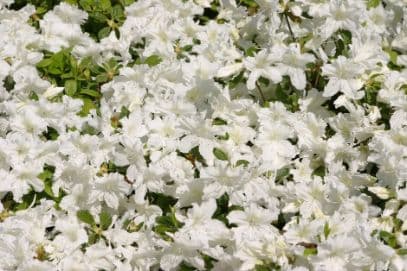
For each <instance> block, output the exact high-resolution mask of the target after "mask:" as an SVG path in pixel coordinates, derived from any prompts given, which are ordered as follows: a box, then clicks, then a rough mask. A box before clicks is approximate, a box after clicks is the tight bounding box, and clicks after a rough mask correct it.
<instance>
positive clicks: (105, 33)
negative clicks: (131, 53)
mask: <svg viewBox="0 0 407 271" xmlns="http://www.w3.org/2000/svg"><path fill="white" fill-rule="evenodd" d="M110 30H111V28H110V27H109V26H106V27H103V28H102V29H100V30H99V32H98V38H99V39H100V40H101V39H103V38H106V37H107V36H109V34H110Z"/></svg>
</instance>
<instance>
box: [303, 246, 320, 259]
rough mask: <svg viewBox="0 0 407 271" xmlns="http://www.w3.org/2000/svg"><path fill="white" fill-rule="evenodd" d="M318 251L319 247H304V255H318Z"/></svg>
mask: <svg viewBox="0 0 407 271" xmlns="http://www.w3.org/2000/svg"><path fill="white" fill-rule="evenodd" d="M317 253H318V250H317V248H315V247H309V248H305V249H304V256H305V257H307V256H309V255H316V254H317Z"/></svg>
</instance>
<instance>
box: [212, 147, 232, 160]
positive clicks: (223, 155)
mask: <svg viewBox="0 0 407 271" xmlns="http://www.w3.org/2000/svg"><path fill="white" fill-rule="evenodd" d="M213 154H214V155H215V157H216V158H218V159H219V160H222V161H227V160H228V159H229V158H228V155H227V154H226V153H225V152H224V151H222V150H221V149H218V148H213Z"/></svg>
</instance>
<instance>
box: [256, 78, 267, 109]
mask: <svg viewBox="0 0 407 271" xmlns="http://www.w3.org/2000/svg"><path fill="white" fill-rule="evenodd" d="M256 87H257V89H258V90H259V92H260V96H261V99H262V100H263V104H264V103H265V102H266V98H265V97H264V93H263V90H262V89H261V87H260V85H259V83H258V82H256Z"/></svg>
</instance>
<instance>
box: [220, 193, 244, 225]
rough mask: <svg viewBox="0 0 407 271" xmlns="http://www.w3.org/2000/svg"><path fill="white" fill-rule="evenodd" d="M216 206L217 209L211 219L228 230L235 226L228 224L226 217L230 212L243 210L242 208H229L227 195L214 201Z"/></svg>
mask: <svg viewBox="0 0 407 271" xmlns="http://www.w3.org/2000/svg"><path fill="white" fill-rule="evenodd" d="M216 205H217V208H216V211H215V213H214V214H213V215H212V218H214V219H218V220H220V221H222V222H223V223H224V224H225V225H226V226H227V227H229V228H230V227H233V226H235V225H234V224H230V223H229V221H228V220H227V218H226V217H227V215H228V214H229V213H230V212H231V211H234V210H243V208H242V207H241V206H236V205H230V206H229V195H228V194H227V193H225V194H223V195H222V196H221V197H220V198H218V199H216Z"/></svg>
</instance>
